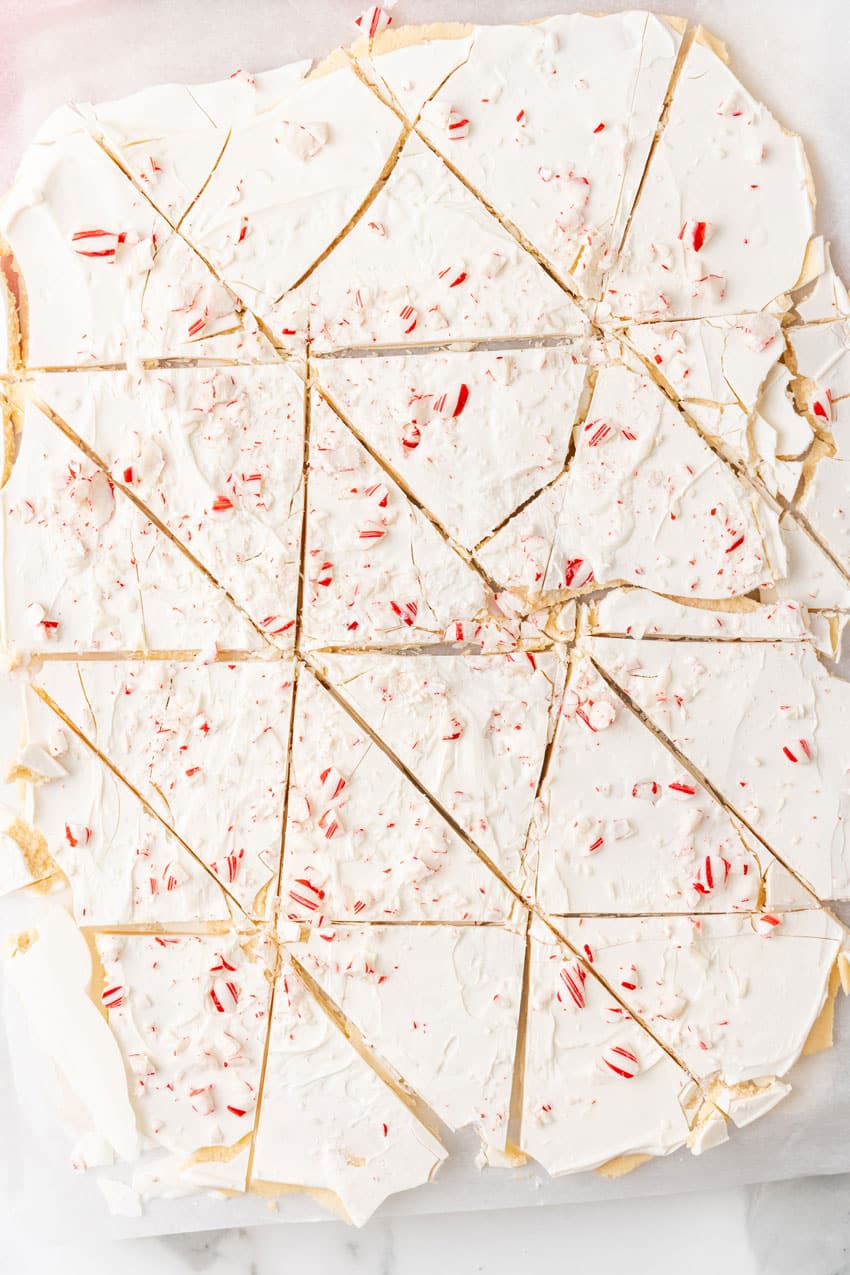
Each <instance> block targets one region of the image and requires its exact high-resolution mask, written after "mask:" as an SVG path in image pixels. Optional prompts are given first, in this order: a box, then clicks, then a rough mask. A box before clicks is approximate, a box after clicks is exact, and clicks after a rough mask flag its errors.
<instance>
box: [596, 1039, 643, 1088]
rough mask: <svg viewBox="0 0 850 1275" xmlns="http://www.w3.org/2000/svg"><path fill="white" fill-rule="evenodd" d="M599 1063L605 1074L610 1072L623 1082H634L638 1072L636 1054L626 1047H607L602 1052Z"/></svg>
mask: <svg viewBox="0 0 850 1275" xmlns="http://www.w3.org/2000/svg"><path fill="white" fill-rule="evenodd" d="M599 1061H600V1066H601V1068H602V1070H603V1071H604V1072H605V1073H606V1074H607V1073H609V1072H610V1073H611V1074H612V1075H614V1076H619V1077H620V1078H621V1079H623V1080H634V1078H635V1076H637V1075H638V1074H639V1072H640V1060H639V1059H638V1056H637V1054H636V1053H635V1051H634V1050H633V1049H631V1048H629V1047H628V1046H626V1045H609V1046H608V1047H607V1048H606V1049H604V1050H603V1051H602V1054H601V1056H600V1060H599Z"/></svg>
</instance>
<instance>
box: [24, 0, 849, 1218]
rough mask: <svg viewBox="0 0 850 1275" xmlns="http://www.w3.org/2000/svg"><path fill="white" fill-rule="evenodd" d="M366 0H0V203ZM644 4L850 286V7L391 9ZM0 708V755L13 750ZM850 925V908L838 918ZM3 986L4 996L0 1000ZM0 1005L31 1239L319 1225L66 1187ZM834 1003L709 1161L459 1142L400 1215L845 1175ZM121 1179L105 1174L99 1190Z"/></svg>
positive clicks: (203, 1201)
mask: <svg viewBox="0 0 850 1275" xmlns="http://www.w3.org/2000/svg"><path fill="white" fill-rule="evenodd" d="M362 7H364V0H359V2H358V0H82V2H79V3H78V2H75V0H41V3H38V4H34V3H31V2H29V3H28V0H0V14H2V18H3V22H2V27H0V190H2V189H4V188H5V187H6V185H7V184H8V183H9V181H10V180H11V177H12V175H13V173H14V169H15V166H16V164H17V161H18V157H19V155H20V152H21V151H22V149H23V147H24V146H25V145H26V142H27V141H28V139H29V138H30V137H31V136H32V134H33V132H34V131H35V129H36V128H37V126H38V125H39V123H40V122H41V121H42V120H43V118H44V117H45V116H46V115H47V114H48V112H49V111H50V110H52V109H53V108H54V107H56V106H59V105H61V104H62V103H63V102H64V101H66V100H68V99H75V98H77V99H79V98H82V99H88V100H95V101H97V100H99V99H103V98H109V97H118V96H122V95H124V94H127V93H130V92H133V91H134V90H136V89H138V88H142V87H144V86H145V85H146V84H150V83H157V82H163V81H167V80H177V81H182V82H188V83H192V82H202V81H205V80H211V79H217V78H221V77H224V76H227V75H229V74H230V73H231V72H232V71H233V70H235V69H236V68H237V67H243V68H246V69H249V70H264V69H266V68H268V67H271V66H275V65H279V64H280V63H282V62H288V61H292V60H294V59H296V58H301V57H305V56H321V55H323V54H324V53H326V52H328V51H329V50H330V49H331V48H332V47H333V46H334V45H336V44H338V43H349V42H350V41H351V39H352V38H354V36H356V34H357V31H356V28H355V27H354V26H353V19H354V17H355V16H356V14H357V13H358V12H359V10H360V9H361V8H362ZM634 7H643V8H648V9H653V10H656V11H658V12H669V11H671V10H672V11H674V12H676V13H679V14H682V15H684V16H687V17H689V18H691V19H692V20H693V21H698V22H700V21H701V22H704V23H705V24H706V25H707V26H708V28H709V29H710V30H711V31H712V33H713V34H714V35H716V36H718V37H719V38H721V39H723V40H724V41H725V42H726V43H727V44H728V46H729V49H730V53H731V56H732V64H733V66H734V68H735V70H736V72H737V73H738V74H739V75H740V77H741V79H742V80H743V82H744V83H745V84H746V86H747V87H748V88H749V89H750V90H751V91H752V92H754V93H756V94H757V95H759V96H761V98H762V99H763V100H764V101H765V102H766V104H767V105H768V106H769V107H770V108H771V109H772V110H773V111H774V113H775V114H776V115H777V117H778V118H779V120H780V121H781V122H782V123H783V124H784V125H785V126H786V127H787V128H789V129H792V130H794V131H795V132H798V133H800V134H801V135H802V137H803V139H804V141H805V143H806V148H807V153H808V156H809V160H810V162H811V165H812V169H813V172H814V177H815V184H816V188H817V192H818V221H819V229H820V230H821V231H822V232H823V233H824V234H825V235H826V237H827V238H830V239H831V240H832V243H833V259H834V261H835V264H836V266H837V268H838V269H839V270H843V273H844V276H845V278H848V276H850V224H848V223H850V218H848V211H850V149H848V145H847V138H848V136H850V93H848V91H847V86H846V74H847V66H846V50H847V48H848V47H849V45H848V42H849V41H850V8H848V7H847V6H846V5H845V3H844V0H806V2H805V3H801V2H800V0H670V3H669V4H668V3H663V2H662V3H657V2H655V0H643V3H642V4H641V5H637V4H631V5H630V4H624V3H619V2H618V0H602V2H601V3H596V2H594V0H583V3H581V4H579V5H572V4H569V3H566V2H565V0H560V3H559V0H512V2H507V0H477V2H476V0H399V3H398V6H397V8H396V9H395V12H394V21H395V23H396V24H397V25H400V24H402V23H416V22H434V21H439V20H455V21H456V20H464V21H478V22H499V21H522V20H529V19H533V18H537V17H545V16H547V15H548V14H550V13H553V12H561V11H568V10H570V9H572V8H580V9H583V10H585V11H590V10H602V11H611V10H619V9H627V8H634ZM8 722H9V714H8V710H7V709H6V707H5V706H4V703H3V700H2V698H0V740H2V741H3V743H4V745H5V751H9V750H10V748H11V747H13V746H14V741H13V740H10V732H9V730H7V729H6V726H7V724H8ZM17 910H18V905H17V904H16V903H15V902H14V900H6V901H3V902H0V942H2V940H3V934H4V932H6V933H8V932H9V931H10V930H13V929H14V928H16V927H17V925H18V917H17V916H16V913H17ZM837 911H838V913H839V915H841V916H842V917H843V919H844V920H845V921H850V905H844V907H843V908H841V907H839V908H838V909H837ZM3 991H4V989H2V988H0V993H2V992H3ZM5 992H6V994H5V996H4V1001H3V1002H0V1009H2V1011H3V1014H4V1016H5V1020H6V1027H7V1035H6V1038H5V1039H4V1038H3V1036H2V1033H0V1130H2V1141H1V1142H0V1147H1V1148H2V1149H0V1190H2V1191H3V1192H4V1194H5V1195H6V1197H7V1199H8V1200H10V1201H11V1205H12V1207H11V1209H10V1213H11V1215H12V1216H15V1217H16V1218H19V1219H20V1222H21V1226H22V1227H24V1228H25V1227H26V1226H32V1227H37V1226H38V1225H39V1224H43V1221H44V1218H45V1204H46V1202H48V1201H49V1200H50V1199H51V1198H52V1197H56V1196H60V1195H61V1196H64V1197H65V1202H66V1204H67V1205H70V1207H66V1208H65V1209H64V1215H65V1216H66V1217H70V1216H71V1215H72V1212H73V1214H74V1215H75V1218H76V1224H75V1225H76V1226H78V1227H79V1236H77V1237H72V1236H69V1237H68V1238H69V1240H71V1239H72V1238H83V1237H84V1236H85V1234H86V1233H91V1231H92V1229H96V1230H97V1232H98V1233H99V1234H100V1235H105V1236H129V1235H158V1234H167V1233H169V1232H174V1231H190V1230H207V1229H211V1228H215V1227H224V1226H228V1227H229V1226H249V1225H257V1224H261V1223H271V1222H275V1221H299V1220H300V1221H308V1220H318V1219H321V1218H325V1217H327V1213H326V1212H325V1211H324V1210H323V1209H321V1208H320V1207H319V1206H318V1205H317V1204H315V1203H313V1201H312V1200H311V1199H310V1198H309V1197H307V1196H304V1195H298V1196H292V1197H285V1198H284V1199H283V1200H281V1202H280V1204H279V1206H278V1207H277V1208H275V1207H272V1206H270V1205H269V1204H268V1202H265V1201H262V1200H259V1199H256V1198H245V1199H243V1198H233V1199H220V1198H213V1197H211V1196H200V1197H189V1198H185V1199H178V1200H159V1201H153V1202H152V1203H151V1204H149V1205H148V1206H147V1208H146V1211H145V1214H144V1216H143V1217H142V1218H138V1219H128V1218H111V1217H109V1215H108V1214H107V1212H106V1208H105V1205H104V1202H103V1199H102V1197H101V1195H100V1192H99V1191H98V1189H97V1186H96V1182H95V1180H94V1175H93V1174H84V1175H78V1176H77V1175H72V1174H71V1172H70V1169H69V1159H68V1156H69V1146H70V1142H71V1134H70V1133H68V1132H62V1128H61V1125H57V1114H56V1111H57V1107H58V1108H60V1109H62V1110H63V1111H65V1113H66V1117H67V1120H66V1123H68V1124H69V1125H73V1124H74V1123H76V1121H75V1120H74V1111H73V1104H71V1106H70V1107H69V1103H68V1094H67V1092H62V1090H61V1088H60V1086H59V1082H58V1078H57V1074H56V1072H55V1070H54V1069H53V1068H52V1067H51V1066H50V1065H49V1064H47V1063H45V1061H44V1060H43V1059H41V1058H39V1056H38V1052H37V1051H36V1049H35V1047H34V1045H33V1043H32V1041H31V1039H30V1035H29V1030H28V1027H27V1023H26V1020H25V1017H24V1015H23V1012H22V1010H21V1007H20V1006H19V1005H18V1004H17V1002H16V999H15V997H14V996H13V995H12V994H10V993H9V991H8V989H5ZM842 1002H843V998H841V997H840V996H839V1003H838V1005H837V1013H836V1046H835V1048H834V1049H832V1050H830V1051H828V1052H826V1053H823V1054H819V1055H817V1056H815V1057H811V1058H804V1059H802V1060H801V1061H800V1062H799V1063H798V1064H797V1066H796V1067H795V1068H794V1069H793V1071H792V1072H791V1074H790V1076H789V1077H788V1078H789V1079H790V1081H791V1083H792V1084H793V1086H794V1091H793V1093H792V1094H791V1095H790V1097H788V1098H787V1099H786V1100H785V1101H784V1102H783V1103H781V1104H780V1106H779V1107H777V1108H776V1109H775V1110H774V1111H773V1112H772V1113H770V1114H769V1115H768V1116H767V1117H766V1118H764V1119H763V1120H761V1121H757V1122H756V1123H755V1124H754V1125H753V1126H751V1127H750V1128H749V1129H745V1130H741V1131H735V1130H732V1138H731V1140H730V1142H729V1143H728V1144H726V1145H725V1146H723V1147H720V1148H718V1149H716V1150H714V1151H712V1152H710V1153H708V1154H706V1155H705V1156H703V1157H701V1158H695V1157H692V1156H691V1155H690V1154H689V1153H687V1152H679V1153H677V1154H675V1155H673V1156H669V1157H667V1158H666V1159H663V1160H655V1161H653V1162H652V1163H650V1164H647V1165H645V1166H644V1167H642V1168H641V1169H639V1170H638V1171H637V1172H636V1173H633V1174H631V1175H629V1176H627V1177H624V1178H620V1179H618V1180H617V1181H614V1182H607V1181H606V1180H605V1179H603V1178H601V1177H599V1176H598V1175H597V1174H592V1173H591V1174H580V1175H575V1176H568V1177H563V1178H559V1179H549V1178H546V1176H545V1175H543V1174H541V1173H539V1172H537V1171H536V1170H534V1169H533V1168H528V1167H526V1168H525V1169H522V1170H515V1169H498V1170H497V1169H486V1170H480V1169H478V1168H476V1167H475V1164H474V1159H475V1153H476V1149H477V1148H476V1145H475V1143H476V1139H475V1138H474V1136H469V1137H459V1138H457V1139H456V1140H455V1143H454V1145H451V1146H450V1148H449V1149H450V1150H451V1151H452V1152H453V1153H454V1152H456V1153H457V1154H456V1155H455V1154H453V1156H452V1159H451V1160H450V1161H449V1162H448V1163H447V1164H446V1165H444V1166H443V1168H442V1169H441V1170H440V1172H439V1174H438V1176H437V1178H436V1180H435V1181H434V1182H433V1183H431V1184H429V1185H428V1186H427V1187H424V1188H420V1189H419V1190H417V1191H415V1192H408V1193H405V1194H402V1195H399V1196H396V1197H394V1198H393V1199H391V1200H390V1201H389V1202H388V1203H387V1204H386V1205H384V1207H383V1210H382V1211H383V1212H385V1213H387V1214H390V1213H427V1212H441V1211H456V1210H467V1209H477V1208H511V1207H518V1206H529V1205H534V1204H540V1205H542V1204H556V1203H560V1202H575V1201H584V1200H600V1199H612V1198H617V1197H625V1196H640V1195H654V1194H662V1193H673V1192H677V1191H691V1190H697V1189H701V1188H714V1187H728V1186H731V1185H736V1184H741V1183H748V1182H759V1181H769V1180H773V1179H780V1178H791V1177H797V1176H803V1175H808V1174H820V1173H839V1172H845V1171H848V1170H850V1139H849V1138H848V1137H847V1130H848V1129H850V1005H848V1006H845V1005H844V1004H843V1003H842ZM110 1175H113V1174H112V1171H107V1176H110Z"/></svg>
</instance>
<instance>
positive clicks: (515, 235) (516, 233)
mask: <svg viewBox="0 0 850 1275" xmlns="http://www.w3.org/2000/svg"><path fill="white" fill-rule="evenodd" d="M471 52H472V50H471V49H470V53H471ZM468 57H469V54H467V58H468ZM349 60H350V61H351V63H352V65H353V66H354V69H355V73H356V74H357V76H358V78H359V79H360V80H361V81H362V82H363V84H365V85H366V87H367V88H368V89H370V90H371V92H372V93H373V94H374V95H375V97H376V98H377V99H378V101H379V102H381V103H382V104H383V105H384V106H386V107H388V108H389V109H390V110H391V111H392V112H393V114H395V115H396V116H397V117H398V118H399V120H401V122H402V124H403V125H404V127H405V129H406V131H407V135H408V136H410V135H411V134H415V135H416V136H417V137H418V138H419V140H420V141H421V142H422V143H423V144H424V145H425V146H427V147H428V149H429V151H431V153H432V154H433V155H435V156H436V157H437V159H438V160H439V161H440V163H441V164H443V165H444V166H445V167H446V168H447V169H448V170H449V172H450V173H451V174H452V176H453V177H454V178H455V179H456V180H457V181H459V182H460V183H461V185H462V186H463V187H464V188H465V189H466V190H467V191H468V192H469V194H470V195H472V196H473V197H474V198H475V199H477V200H478V202H479V204H481V205H482V207H484V208H486V210H487V212H488V213H489V214H490V216H491V217H492V218H494V220H495V221H497V222H498V223H499V225H500V226H501V227H502V229H503V230H505V231H506V232H507V233H508V234H509V235H510V236H511V238H512V239H513V240H515V242H516V243H518V244H519V246H520V247H521V248H522V249H523V251H524V252H527V253H528V255H529V256H530V257H532V258H533V259H534V261H536V262H537V265H538V266H539V267H540V269H541V270H542V271H543V272H544V273H545V274H547V275H548V276H549V278H550V279H551V280H552V282H553V283H555V284H557V286H558V287H559V288H560V289H561V291H562V292H565V293H566V295H567V296H568V297H570V298H571V300H573V301H575V302H579V303H580V302H581V301H582V300H584V298H582V297H581V295H580V294H579V292H578V291H577V290H576V289H575V288H574V287H571V286H570V285H569V284H568V283H567V282H566V280H564V279H562V278H561V276H560V275H559V274H558V272H557V271H556V270H555V269H554V267H553V266H552V265H551V263H550V262H549V261H547V260H546V258H545V257H544V256H543V255H542V254H541V253H540V252H538V249H537V248H536V247H535V245H534V244H533V243H532V242H531V240H530V239H528V238H526V236H525V235H524V234H523V233H522V231H521V230H520V229H519V227H518V226H516V225H514V223H513V222H512V221H510V220H509V219H508V218H507V217H504V216H503V215H502V214H501V213H500V212H498V211H497V209H496V208H495V207H494V206H493V205H492V204H491V203H490V202H489V201H488V200H487V199H485V198H484V196H483V195H482V193H481V192H480V191H479V190H477V189H476V187H475V186H473V185H471V184H470V182H469V181H468V180H467V178H466V177H464V175H463V173H461V172H460V170H459V169H457V168H455V166H454V164H453V163H452V162H451V160H450V159H448V158H447V157H446V156H445V155H444V154H443V152H442V151H440V150H438V149H437V147H436V146H435V145H434V144H433V142H431V141H429V139H428V138H427V137H426V136H425V135H424V133H421V132H420V131H419V116H417V117H416V120H415V121H413V120H411V119H410V118H409V117H408V116H407V115H405V113H404V112H403V111H402V109H401V107H400V106H399V105H398V103H397V102H396V100H395V98H394V97H392V96H391V95H389V94H388V95H387V96H384V94H382V93H381V92H380V90H379V88H378V86H377V84H373V83H372V81H371V80H369V79H368V78H367V77H366V76H365V75H364V74H363V72H362V70H361V69H360V68H359V67H358V66H357V64H356V62H355V61H354V59H353V58H350V59H349ZM464 61H466V59H464ZM461 65H463V63H460V64H459V65H458V66H456V67H454V68H453V69H452V70H451V71H450V72H449V74H448V75H447V76H446V77H445V79H444V80H443V82H442V84H439V85H438V86H437V88H436V89H435V90H434V92H433V93H432V94H431V95H430V97H429V98H427V99H426V101H425V103H423V106H424V105H427V103H428V102H429V101H430V100H431V98H432V97H435V96H436V95H437V93H439V92H440V90H441V89H442V88H443V85H444V84H445V83H446V82H447V81H448V80H450V79H451V77H452V76H453V75H454V74H455V72H456V71H458V70H459V69H460V66H461ZM420 114H421V112H420ZM406 140H407V138H405V141H406ZM590 322H591V324H592V323H593V320H592V319H591V320H590Z"/></svg>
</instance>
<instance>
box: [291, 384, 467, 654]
mask: <svg viewBox="0 0 850 1275" xmlns="http://www.w3.org/2000/svg"><path fill="white" fill-rule="evenodd" d="M307 503H308V516H307V545H306V553H305V580H304V614H303V637H304V645H305V646H307V647H323V646H369V645H384V646H388V645H392V646H407V645H411V644H415V643H417V642H440V641H442V639H443V635H444V634H445V633H446V630H447V629H449V627H450V626H452V625H454V624H455V622H457V621H460V622H463V621H465V620H470V621H474V620H476V619H484V618H486V615H485V609H486V604H487V593H486V587H485V583H484V580H483V578H482V577H481V576H480V575H479V574H478V573H477V572H476V571H474V570H473V568H472V567H471V566H469V565H468V564H467V563H466V562H465V561H464V560H463V559H462V558H461V557H460V556H459V555H458V554H457V553H456V552H455V551H454V550H453V549H452V548H451V547H450V546H449V545H448V544H447V543H446V542H445V540H444V539H443V538H442V536H441V535H440V533H439V532H438V531H436V530H435V528H434V527H433V526H432V525H431V523H430V522H429V520H428V519H427V517H426V516H425V515H424V514H423V513H421V512H420V511H419V510H418V509H417V508H416V507H415V506H414V505H413V504H411V502H410V501H409V500H408V499H407V497H406V496H405V494H404V492H403V491H402V490H401V489H400V487H399V486H398V484H397V483H395V482H394V481H393V479H392V478H391V477H390V475H389V474H388V473H386V472H385V470H384V469H382V467H381V466H380V465H379V464H378V463H377V461H375V460H374V459H373V458H372V457H371V456H370V455H369V453H368V452H367V451H366V449H365V448H364V447H362V446H361V445H360V443H359V442H358V441H357V439H356V438H355V437H354V435H353V434H352V433H351V431H350V430H349V429H348V428H347V426H346V425H345V424H343V422H342V421H341V420H340V419H339V417H338V416H337V415H336V413H335V412H334V411H333V410H332V409H331V408H330V407H328V405H327V404H326V403H325V402H324V401H323V400H322V399H321V398H319V397H318V395H316V394H314V395H313V401H312V409H311V421H310V472H309V476H308V482H307Z"/></svg>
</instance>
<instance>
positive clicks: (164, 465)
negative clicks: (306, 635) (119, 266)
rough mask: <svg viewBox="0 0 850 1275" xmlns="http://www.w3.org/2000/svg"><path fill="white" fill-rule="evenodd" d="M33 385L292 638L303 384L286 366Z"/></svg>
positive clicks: (228, 582) (281, 640)
mask: <svg viewBox="0 0 850 1275" xmlns="http://www.w3.org/2000/svg"><path fill="white" fill-rule="evenodd" d="M35 391H36V394H37V395H38V396H39V398H40V399H41V400H43V401H44V402H45V403H46V404H47V406H48V407H49V408H50V409H51V410H52V411H53V412H55V413H56V414H57V415H58V416H59V417H60V418H61V419H62V420H63V421H64V422H65V423H66V424H67V425H68V426H70V428H71V429H73V430H74V432H75V433H76V434H77V435H79V437H80V438H81V439H82V440H83V442H84V443H86V444H87V445H88V446H89V447H91V448H92V450H93V451H94V452H95V453H96V454H97V456H99V457H100V459H101V460H102V461H103V462H104V464H105V465H106V466H107V468H108V470H109V473H110V475H111V476H112V478H113V479H114V480H115V481H116V482H117V483H123V485H124V486H126V487H127V488H129V490H130V491H132V493H133V495H134V496H136V497H137V499H139V500H140V501H142V502H143V503H144V505H145V506H146V507H147V508H148V509H151V510H152V511H153V513H154V514H155V516H156V517H157V518H159V519H160V521H161V522H163V523H164V524H165V526H166V527H167V528H168V530H169V531H170V532H171V533H172V535H173V536H174V537H175V538H176V539H177V540H179V541H180V542H181V543H182V544H184V545H185V546H186V548H187V549H188V550H189V551H190V552H191V553H192V554H193V555H194V556H195V557H196V558H197V559H198V561H199V562H200V563H201V564H202V566H204V567H206V569H207V570H208V571H209V572H210V574H211V575H212V576H213V578H214V579H215V580H217V581H218V583H219V584H220V585H222V586H223V587H224V588H225V589H226V590H227V591H228V592H229V594H230V596H231V597H232V598H234V599H235V601H236V602H237V603H238V604H239V605H240V606H241V607H243V608H244V610H245V611H246V612H247V614H248V615H249V616H250V618H251V619H252V620H253V621H254V623H255V624H256V625H257V627H258V628H260V629H262V631H263V632H264V633H265V634H267V636H268V638H269V640H270V641H272V642H274V643H275V644H276V645H278V646H281V647H283V648H284V649H286V648H288V647H291V646H292V640H293V637H294V632H295V600H296V593H297V584H298V560H299V551H300V536H301V512H302V503H303V500H302V492H301V469H302V464H303V453H304V427H303V415H304V390H303V386H302V384H301V382H300V381H299V380H298V378H297V377H295V376H294V375H293V374H292V372H290V370H289V369H288V368H286V367H284V366H282V365H280V364H277V365H269V366H265V365H263V366H254V367H233V368H226V369H220V370H217V369H214V368H179V369H178V368H159V369H157V370H156V371H143V372H141V373H130V372H91V373H89V374H87V375H85V376H82V375H80V374H79V373H71V372H69V373H65V374H56V373H50V374H47V373H45V374H44V375H42V376H40V377H38V378H37V379H36V382H35ZM189 645H191V643H190V644H189ZM198 645H203V643H199V644H198ZM221 645H231V644H230V643H224V642H222V643H221Z"/></svg>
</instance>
